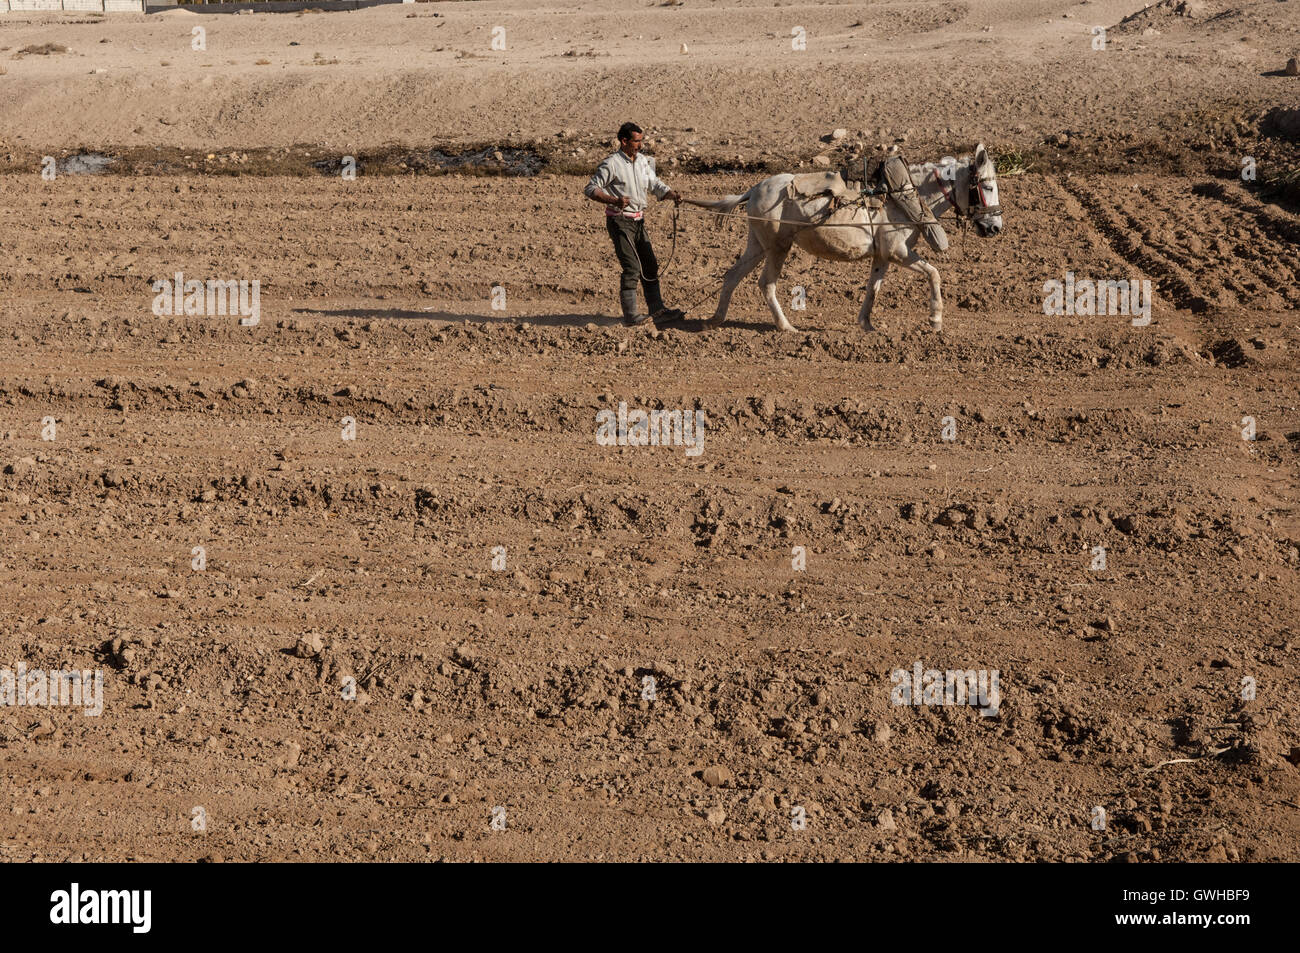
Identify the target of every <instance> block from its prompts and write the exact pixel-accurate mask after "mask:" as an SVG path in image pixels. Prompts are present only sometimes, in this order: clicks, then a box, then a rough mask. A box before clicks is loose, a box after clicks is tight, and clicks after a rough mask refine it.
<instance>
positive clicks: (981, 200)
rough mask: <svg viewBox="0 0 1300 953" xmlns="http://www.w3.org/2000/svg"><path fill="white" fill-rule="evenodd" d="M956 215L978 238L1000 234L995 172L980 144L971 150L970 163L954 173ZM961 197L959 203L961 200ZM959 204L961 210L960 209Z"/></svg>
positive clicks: (995, 169)
mask: <svg viewBox="0 0 1300 953" xmlns="http://www.w3.org/2000/svg"><path fill="white" fill-rule="evenodd" d="M956 194H957V202H958V208H957V212H958V214H960V215H965V216H966V217H968V218H969V219H970V220H971V221H972V222H974V223H975V231H976V233H977V234H978V235H979V236H980V237H981V238H988V237H989V236H990V235H996V234H997V233H998V232H1000V231H1002V206H1001V205H999V204H998V171H997V166H996V165H995V164H994V162H993V159H992V157H990V156H989V151H988V150H987V149H985V148H984V143H982V142H981V143H980V144H979V145H978V146H976V147H975V155H974V156H973V157H972V158H971V160H970V162H969V163H967V164H966V165H964V166H963V167H961V168H960V169H959V170H958V172H957V189H956ZM963 195H965V200H964V203H963V199H962V196H963ZM962 204H964V205H965V208H962Z"/></svg>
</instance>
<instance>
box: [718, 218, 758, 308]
mask: <svg viewBox="0 0 1300 953" xmlns="http://www.w3.org/2000/svg"><path fill="white" fill-rule="evenodd" d="M762 260H763V244H762V243H761V242H760V241H759V240H758V233H757V232H756V231H755V230H754V229H753V228H752V227H751V228H750V230H749V244H747V245H746V246H745V250H744V251H743V252H741V253H740V257H739V258H737V259H736V262H735V264H733V265H732V266H731V267H730V268H728V269H727V274H726V275H725V276H724V277H723V279H722V291H721V293H720V294H719V295H718V307H717V309H716V310H715V311H714V312H713V317H711V318H709V319H707V320H706V321H705V322H704V325H705V327H709V328H716V327H717V326H718V325H719V324H721V323H722V322H723V321H725V320H727V308H728V307H730V305H731V293H732V292H733V291H735V290H736V285H738V284H740V282H741V281H742V280H743V279H744V277H745V276H746V275H747V274H749V273H750V272H751V271H753V270H754V268H755V267H756V266H757V265H758V263H759V262H760V261H762Z"/></svg>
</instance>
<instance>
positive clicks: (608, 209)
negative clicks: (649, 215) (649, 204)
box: [605, 205, 645, 222]
mask: <svg viewBox="0 0 1300 953" xmlns="http://www.w3.org/2000/svg"><path fill="white" fill-rule="evenodd" d="M605 214H606V215H608V216H609V217H610V218H630V219H632V220H633V221H634V222H639V221H640V220H641V217H642V216H643V215H645V212H625V211H623V210H622V209H617V208H614V207H613V206H612V205H606V206H605Z"/></svg>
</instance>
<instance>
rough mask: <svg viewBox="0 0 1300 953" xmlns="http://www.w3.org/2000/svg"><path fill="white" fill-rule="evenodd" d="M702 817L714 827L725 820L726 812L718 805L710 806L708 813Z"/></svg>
mask: <svg viewBox="0 0 1300 953" xmlns="http://www.w3.org/2000/svg"><path fill="white" fill-rule="evenodd" d="M704 819H705V820H706V821H708V822H709V823H710V824H712V825H713V826H714V827H718V826H719V825H721V824H723V823H725V822H726V820H727V812H726V811H724V810H723V809H722V808H720V807H711V808H709V813H707V814H705V815H704Z"/></svg>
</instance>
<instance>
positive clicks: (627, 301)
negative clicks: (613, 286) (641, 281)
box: [618, 288, 650, 328]
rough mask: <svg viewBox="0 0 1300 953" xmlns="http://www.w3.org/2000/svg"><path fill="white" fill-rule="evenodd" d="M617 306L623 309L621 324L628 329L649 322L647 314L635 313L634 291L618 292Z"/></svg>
mask: <svg viewBox="0 0 1300 953" xmlns="http://www.w3.org/2000/svg"><path fill="white" fill-rule="evenodd" d="M618 301H619V304H620V305H622V308H623V323H624V324H625V325H627V326H628V327H630V328H635V327H639V326H641V325H643V324H645V323H646V322H647V321H649V320H650V315H648V314H637V313H636V289H635V288H633V289H632V290H631V291H620V292H619V295H618Z"/></svg>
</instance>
